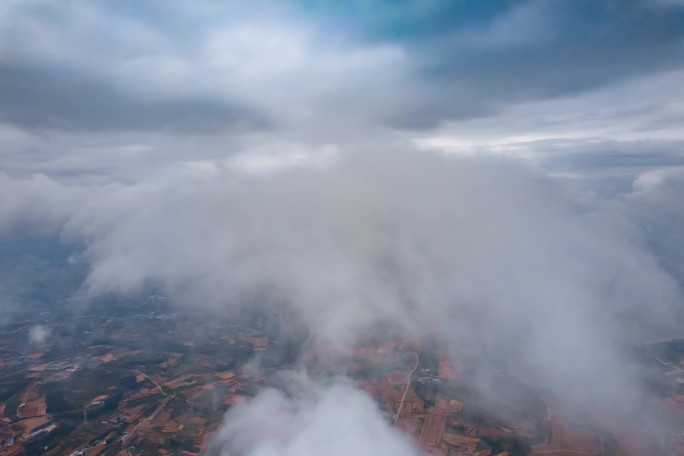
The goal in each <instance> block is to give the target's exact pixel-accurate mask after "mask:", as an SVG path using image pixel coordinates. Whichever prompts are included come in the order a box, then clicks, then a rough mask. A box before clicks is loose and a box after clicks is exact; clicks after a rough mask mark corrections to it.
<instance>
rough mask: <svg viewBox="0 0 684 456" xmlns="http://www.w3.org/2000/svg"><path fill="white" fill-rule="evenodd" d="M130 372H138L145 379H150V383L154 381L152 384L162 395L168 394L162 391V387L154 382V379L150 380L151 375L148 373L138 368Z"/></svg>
mask: <svg viewBox="0 0 684 456" xmlns="http://www.w3.org/2000/svg"><path fill="white" fill-rule="evenodd" d="M132 372H137V373H139V374H140V375H142V376H143V377H145V378H146V379H148V380H149V381H151V382H152V383H154V386H156V387H157V388H158V389H159V392H160V393H162V395H163V396H168V394H167V393H166V392H164V389H163V388H162V387H161V385H160V384H159V383H157V382H155V381H154V380H152V377H150V376H149V375H147V374H146V373H145V372H143V371H139V370H137V369H133V371H132Z"/></svg>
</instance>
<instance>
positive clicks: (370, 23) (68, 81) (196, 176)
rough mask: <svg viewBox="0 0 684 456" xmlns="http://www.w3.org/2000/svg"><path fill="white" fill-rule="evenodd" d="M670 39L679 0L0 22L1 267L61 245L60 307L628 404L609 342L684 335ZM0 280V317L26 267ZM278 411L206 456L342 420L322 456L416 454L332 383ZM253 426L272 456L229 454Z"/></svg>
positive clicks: (130, 11)
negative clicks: (506, 365) (413, 355)
mask: <svg viewBox="0 0 684 456" xmlns="http://www.w3.org/2000/svg"><path fill="white" fill-rule="evenodd" d="M683 24H684V2H682V1H680V0H604V1H594V0H571V1H554V2H551V1H542V0H521V1H513V0H511V1H497V0H489V1H479V0H471V1H466V0H451V1H444V0H401V1H395V0H376V1H370V0H349V1H339V2H337V1H332V0H320V1H315V0H290V1H269V0H263V1H249V2H245V1H230V0H227V1H210V0H199V1H192V2H187V1H176V0H157V1H153V0H151V1H147V2H139V1H133V0H131V1H127V0H119V1H85V0H83V1H79V0H68V1H62V2H54V1H48V0H22V1H19V0H17V1H13V0H6V1H3V2H0V246H2V247H3V248H4V250H3V252H13V254H12V255H10V256H11V258H12V260H11V261H14V260H15V259H16V257H17V254H19V255H21V253H22V252H24V253H26V252H29V251H31V252H33V250H36V249H38V250H40V249H43V250H48V249H44V248H43V247H44V246H45V245H46V244H44V243H43V244H39V243H37V241H36V240H37V239H42V240H43V241H41V242H53V243H54V244H55V245H57V243H60V244H62V245H67V246H69V248H70V249H71V250H69V252H70V253H71V254H72V255H71V257H70V262H71V264H77V265H81V266H83V269H84V270H85V271H86V276H85V278H84V281H83V283H82V284H78V285H77V286H78V287H79V290H78V295H79V296H80V297H85V298H86V300H87V299H88V298H91V297H93V296H97V295H99V294H101V293H107V292H119V293H122V294H124V295H126V294H134V293H138V292H140V291H141V290H143V289H145V287H146V286H148V285H149V284H153V285H154V286H156V287H158V288H159V289H160V291H162V292H164V293H165V294H168V295H170V296H171V297H172V299H173V301H174V302H176V303H177V304H179V305H184V306H195V307H197V306H202V307H203V308H205V309H208V310H210V311H219V312H220V311H222V309H225V308H227V307H228V308H231V307H232V306H236V305H237V306H239V305H242V304H241V302H242V301H241V299H242V298H243V297H244V296H245V295H246V294H249V293H252V292H254V291H255V290H264V289H265V290H268V292H269V293H271V294H272V295H273V297H275V298H277V299H276V301H279V302H283V301H284V302H287V303H289V304H290V305H291V306H292V307H293V309H295V311H296V312H297V313H298V314H299V316H300V317H301V318H302V321H303V322H304V323H305V324H306V325H308V327H309V329H310V330H311V332H312V334H314V336H312V337H313V338H314V339H315V342H316V341H318V342H320V341H321V340H324V341H326V342H330V341H331V340H332V341H336V342H339V343H349V342H353V340H354V338H355V337H356V336H357V335H358V332H359V329H360V328H363V327H367V326H368V325H371V324H373V323H387V322H390V323H392V324H393V325H395V326H396V327H399V328H401V329H402V330H403V331H405V332H406V334H415V335H422V334H425V333H426V332H429V333H430V334H434V333H435V332H436V333H437V334H438V335H441V336H442V337H443V338H444V339H445V340H448V341H449V342H453V343H457V342H459V341H462V340H464V339H465V338H469V339H472V340H475V341H476V342H481V343H482V344H483V345H487V347H488V349H490V350H492V351H493V352H495V353H498V354H500V355H502V356H509V355H511V354H512V353H515V354H516V356H518V357H519V358H515V359H516V360H517V361H519V363H520V365H521V366H523V367H521V369H526V372H528V373H529V375H530V377H532V378H537V379H541V380H543V381H546V382H549V383H551V384H555V385H562V387H563V388H566V390H564V392H565V393H567V394H568V395H570V396H573V397H579V396H583V398H584V399H585V400H592V401H593V400H604V401H606V403H610V404H618V403H620V404H638V403H639V401H638V398H640V397H642V396H643V394H645V393H643V391H642V390H641V389H640V388H639V386H638V381H637V379H638V372H637V367H636V366H634V365H632V364H630V363H629V362H627V361H626V360H624V359H623V357H622V355H621V353H622V352H621V351H620V350H619V349H618V342H619V341H624V339H625V337H626V336H625V335H626V334H628V335H629V338H632V339H633V340H636V339H640V340H641V339H649V338H650V339H652V338H657V337H663V335H664V334H665V332H658V331H656V332H654V329H653V328H647V327H642V326H639V329H638V330H634V324H635V323H636V322H640V321H642V320H644V319H647V320H648V321H650V322H657V323H658V325H659V326H657V328H659V330H663V328H664V327H665V326H663V325H666V326H667V330H668V333H667V334H674V333H676V331H679V330H681V329H682V328H681V322H682V321H684V319H682V318H681V317H682V295H683V294H682V284H683V283H684V241H683V240H682V233H683V232H684V207H683V205H682V201H684V128H682V125H684V25H683ZM46 239H47V241H45V240H46ZM7 246H10V247H7ZM41 246H43V247H41ZM5 247H7V248H5ZM39 247H40V248H39ZM32 249H33V250H32ZM26 255H28V253H26ZM6 256H7V255H4V256H3V255H0V260H2V264H0V265H1V266H2V267H3V269H2V270H3V271H9V272H8V273H7V274H3V277H2V278H0V289H2V290H3V296H2V297H1V298H0V307H1V308H2V309H4V314H5V315H11V310H12V309H13V308H16V307H17V306H20V305H21V297H20V296H17V295H16V293H13V291H14V289H15V288H17V285H16V284H18V283H21V284H24V288H25V287H26V284H27V283H35V281H36V276H37V273H35V274H33V273H32V272H31V271H34V272H35V269H36V268H35V265H36V264H43V263H40V262H39V261H37V260H36V259H35V258H33V257H32V258H31V259H30V261H28V260H27V261H25V262H24V263H22V265H21V266H16V267H15V266H14V263H12V266H11V267H9V266H7V265H8V264H9V261H10V260H8V259H7V258H5V257H6ZM266 294H268V293H266ZM537 322H541V323H539V324H537ZM483 325H484V326H483ZM485 326H486V328H488V329H489V331H486V332H485V331H481V328H483V327H485ZM627 328H630V329H629V330H627ZM36 331H37V330H36ZM39 332H40V334H39V335H40V336H41V337H49V335H50V328H49V327H42V326H41V327H40V331H39ZM36 334H38V333H37V332H36ZM482 334H490V335H491V334H495V335H498V336H496V337H486V338H483V336H482ZM32 337H37V336H35V334H34V336H32ZM480 339H482V340H480ZM315 342H314V343H315ZM454 355H455V357H456V358H457V357H458V355H457V354H454ZM304 377H305V378H304V379H303V380H301V381H300V383H302V384H304V385H309V383H310V382H313V380H311V379H308V378H306V376H304ZM615 378H619V379H620V380H619V381H618V382H617V384H616V382H615ZM304 389H306V390H314V391H316V393H315V394H314V397H313V398H308V399H307V398H305V399H302V400H299V399H292V398H290V399H288V398H286V397H284V396H282V395H280V393H276V392H268V393H266V394H265V395H264V396H261V399H260V400H257V401H255V402H254V404H255V405H254V407H251V408H250V407H249V406H245V407H244V408H241V409H240V410H241V411H242V412H240V413H241V414H237V413H238V412H235V413H233V414H229V415H228V417H227V422H226V425H225V427H224V428H223V431H222V432H221V433H219V434H220V435H221V436H222V437H221V438H222V439H226V441H225V442H223V441H221V442H219V444H218V450H217V451H219V452H220V451H223V453H222V454H232V453H231V452H232V451H233V450H232V449H231V448H232V447H231V445H233V444H236V445H242V446H245V447H247V448H255V449H254V450H253V451H252V450H249V451H247V450H245V451H246V454H257V452H258V451H262V452H261V453H258V454H269V455H270V454H273V455H279V454H284V455H289V454H307V453H306V451H304V453H302V452H301V451H300V450H301V449H302V448H304V449H307V448H308V449H309V450H307V451H309V452H310V451H312V450H311V448H314V447H316V446H312V443H311V442H312V440H310V439H316V438H321V439H324V440H326V441H327V437H326V436H327V435H329V431H330V428H331V427H334V426H336V425H337V424H336V422H335V421H334V420H333V421H330V422H329V421H326V420H328V419H329V418H330V413H331V412H330V411H331V410H333V409H335V410H336V409H338V408H340V407H341V408H342V412H341V413H340V415H339V418H340V419H343V420H344V419H346V418H348V417H352V418H353V417H354V416H362V417H365V418H364V419H365V420H367V423H370V424H372V425H373V426H377V428H375V427H371V428H365V427H363V426H360V427H359V429H356V430H355V431H354V432H358V437H357V438H350V439H349V440H346V439H343V441H342V442H340V445H351V446H344V448H349V451H348V452H347V453H344V454H351V453H353V452H354V451H352V449H353V442H356V441H362V440H363V439H365V438H368V429H377V432H378V435H382V436H383V437H382V441H379V442H378V445H379V446H378V449H377V451H375V450H373V451H374V452H372V454H383V451H384V452H385V453H387V454H390V453H391V454H413V453H414V449H413V448H412V447H410V446H407V443H406V442H405V441H404V440H402V438H401V437H400V436H398V435H396V433H394V432H393V430H391V429H389V428H386V425H385V424H384V422H383V421H382V418H381V416H380V415H379V414H378V411H377V410H375V409H374V408H373V406H372V403H371V402H370V401H369V400H368V398H367V397H366V396H364V395H363V394H362V393H360V392H358V391H355V390H354V388H353V385H352V384H351V383H350V382H348V381H346V380H340V381H339V382H337V383H334V384H328V385H322V386H321V385H318V386H315V387H309V386H306V387H305V388H304ZM345 395H348V396H350V397H352V398H353V399H354V400H353V401H349V402H345V401H342V402H344V403H341V402H340V401H341V400H340V397H345ZM273 407H274V408H276V409H284V410H286V413H284V414H283V415H282V416H280V415H277V416H275V417H273V423H274V425H275V427H276V428H277V427H278V425H279V423H280V422H281V421H282V422H289V421H292V422H293V423H295V424H294V425H293V426H292V429H291V430H292V432H293V434H292V435H291V436H289V437H287V438H284V440H283V441H284V442H285V446H286V447H287V449H286V450H283V451H281V452H280V453H278V452H277V451H276V452H273V451H275V450H273V449H272V448H262V447H261V443H260V442H256V441H252V440H250V439H249V438H246V440H245V441H244V442H237V443H235V442H233V443H230V441H231V439H233V440H234V439H235V436H236V435H239V434H240V433H241V432H242V429H244V428H245V426H247V427H249V426H251V423H253V422H254V421H253V420H256V421H257V422H258V421H259V420H261V419H262V417H263V415H264V414H266V415H268V409H269V408H273ZM636 415H638V413H637V414H636ZM351 421H353V422H355V423H356V422H357V421H356V420H354V419H352V420H351ZM351 421H350V422H351ZM344 422H346V421H344ZM274 432H275V434H276V435H280V434H278V432H276V431H274ZM354 435H357V434H354ZM238 440H239V439H238ZM223 443H225V445H226V446H225V448H227V449H225V448H224V446H222V444H223ZM316 448H317V447H316ZM383 448H385V450H383ZM263 451H265V452H263ZM268 451H271V452H268ZM357 454H362V453H358V452H357ZM363 454H369V453H363Z"/></svg>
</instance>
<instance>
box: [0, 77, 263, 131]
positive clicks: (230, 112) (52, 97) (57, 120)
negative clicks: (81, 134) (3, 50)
mask: <svg viewBox="0 0 684 456" xmlns="http://www.w3.org/2000/svg"><path fill="white" fill-rule="evenodd" d="M0 121H4V122H10V123H13V124H18V125H22V126H25V127H29V128H31V127H50V128H58V129H67V130H76V131H78V130H169V131H173V132H181V133H211V132H216V131H225V130H229V129H240V128H246V129H264V128H268V126H269V124H270V121H269V120H268V119H267V117H266V116H265V115H263V114H260V113H257V112H256V111H254V110H251V109H248V108H246V107H242V106H239V105H237V104H232V105H231V104H228V103H226V102H222V101H220V100H216V99H210V98H208V97H206V98H190V97H186V98H180V97H179V98H166V97H165V98H159V97H155V98H153V99H146V98H145V97H141V96H136V95H132V94H129V93H126V92H124V91H123V90H120V89H118V88H117V87H115V86H113V85H111V84H109V83H108V82H106V81H104V80H100V79H97V78H94V77H91V76H88V75H86V74H82V73H74V72H71V71H64V70H58V69H46V68H27V67H11V66H8V65H2V64H0Z"/></svg>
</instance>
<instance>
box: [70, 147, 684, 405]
mask: <svg viewBox="0 0 684 456" xmlns="http://www.w3.org/2000/svg"><path fill="white" fill-rule="evenodd" d="M64 236H65V239H71V240H78V239H85V240H86V242H87V245H88V246H89V247H88V249H87V250H86V252H85V253H84V256H83V259H84V260H85V261H87V262H88V263H90V273H89V276H88V278H87V280H86V282H85V285H86V287H87V289H88V290H89V292H90V293H91V294H93V293H94V294H97V293H102V292H110V291H115V292H123V293H131V292H133V293H134V292H136V291H139V290H141V289H143V288H144V287H145V286H147V285H149V284H153V285H155V286H158V287H161V288H162V289H164V290H165V291H166V292H167V293H168V294H169V295H170V296H174V297H176V298H177V299H178V301H179V302H180V303H183V302H185V303H194V304H193V305H203V306H207V307H208V308H210V309H214V310H215V311H222V309H225V308H232V307H233V306H236V305H237V306H240V305H242V304H241V303H244V302H249V300H245V298H246V297H247V296H250V295H251V294H252V293H254V292H255V291H257V290H262V291H263V290H268V293H267V294H268V295H270V296H272V297H273V298H274V299H275V300H276V301H277V302H283V301H286V302H288V303H289V304H290V305H291V306H292V307H293V308H294V309H296V310H297V311H298V313H299V315H300V316H301V317H302V319H303V320H304V321H305V322H306V323H307V324H308V326H309V327H310V328H311V329H312V331H313V332H314V334H316V336H315V337H316V338H317V339H318V340H336V341H347V342H351V341H353V339H354V338H355V335H356V334H358V331H359V330H361V329H362V328H368V327H369V326H370V325H373V324H375V323H380V322H386V321H390V322H393V323H394V324H395V325H399V326H400V327H403V328H404V329H405V331H407V332H408V333H413V334H423V333H424V332H425V331H428V332H431V333H432V332H433V331H435V330H439V331H440V334H442V335H443V337H445V338H447V339H449V338H455V339H456V340H460V341H463V340H470V341H471V342H472V341H478V342H480V343H482V344H484V345H486V346H489V347H490V348H489V349H490V350H492V351H493V352H494V353H498V354H499V355H501V356H507V355H508V354H511V353H513V352H514V353H517V354H518V355H515V359H516V361H520V365H527V368H526V369H528V370H529V372H530V375H532V376H534V377H535V378H539V379H545V380H546V381H548V382H549V383H551V384H553V385H554V386H555V387H557V388H562V389H564V395H565V397H572V396H573V395H580V396H584V397H586V396H587V395H589V396H591V397H592V398H593V399H595V400H600V401H609V402H611V403H612V402H613V401H614V402H616V403H622V404H628V403H633V402H632V399H633V397H634V395H638V394H639V393H638V388H636V386H635V385H634V384H631V386H630V382H631V381H632V380H633V377H632V375H633V374H634V372H633V371H631V369H632V367H633V366H631V365H630V364H629V363H626V362H625V361H624V360H623V359H622V357H621V355H620V354H619V352H618V351H615V350H614V348H615V347H614V346H613V343H614V340H613V336H614V335H615V334H614V332H615V333H617V332H619V331H620V328H621V327H622V323H621V321H622V320H623V319H625V318H626V319H630V318H642V317H648V318H649V319H653V320H657V321H664V322H669V323H671V324H675V322H676V321H677V320H676V319H677V318H679V317H680V315H679V314H678V312H679V311H678V310H677V304H678V303H679V300H680V299H681V292H680V289H679V286H678V284H677V283H676V281H675V280H674V279H673V278H672V277H671V276H670V275H669V274H668V273H667V272H666V271H665V270H663V269H662V268H661V267H660V264H659V261H658V259H657V257H656V256H654V255H652V253H651V252H650V251H649V249H648V247H647V243H646V240H645V239H644V238H643V237H642V236H641V231H640V228H639V226H638V225H637V224H635V223H634V222H633V221H631V220H630V218H629V217H627V216H625V215H624V214H623V213H622V212H621V211H620V210H618V209H617V208H616V207H615V205H614V204H588V205H584V206H583V205H580V204H578V203H575V202H573V200H572V199H568V197H567V196H564V194H563V192H562V191H561V189H560V188H557V187H556V186H555V185H554V184H553V183H552V182H551V181H548V180H546V179H543V178H542V177H540V176H537V175H535V174H534V173H532V172H531V171H530V170H526V169H524V168H522V167H520V166H519V165H513V164H510V163H506V162H492V161H487V160H484V161H480V160H463V159H461V160H445V159H441V158H437V157H432V156H429V155H427V156H421V155H417V156H411V155H409V156H404V155H402V154H395V155H391V156H382V157H380V158H378V157H377V156H376V157H367V158H360V157H356V158H354V159H350V160H349V161H343V162H342V163H340V164H338V165H337V166H334V167H332V168H325V169H322V170H320V169H319V170H306V169H295V170H292V171H287V172H281V173H278V174H275V175H271V176H258V177H254V178H245V177H244V176H243V177H239V176H236V175H231V174H230V173H228V174H223V173H221V174H218V175H215V176H214V178H209V179H205V180H203V181H202V182H201V183H200V182H197V181H196V182H192V181H181V182H177V183H175V184H172V185H171V187H167V186H164V185H162V186H155V185H151V186H150V185H148V186H146V187H144V188H135V187H130V188H122V189H120V190H119V191H116V192H112V193H111V194H109V195H106V196H104V197H102V198H96V199H93V200H92V201H91V202H89V204H87V205H85V206H84V207H82V208H81V209H80V210H79V211H78V212H77V213H76V214H75V215H74V216H73V217H71V218H70V219H69V221H68V222H67V223H66V224H65V228H64ZM635 316H638V317H635ZM644 331H646V330H644ZM483 334H486V335H487V336H486V337H483ZM634 337H637V336H636V335H634ZM512 356H513V355H512ZM615 372H621V373H623V374H624V375H622V376H621V378H622V379H623V381H624V382H625V383H624V385H622V386H621V387H617V386H616V385H615V383H614V379H615V378H616V375H615ZM630 379H632V380H630ZM588 384H591V385H592V389H591V390H590V391H587V390H586V388H585V386H586V385H588Z"/></svg>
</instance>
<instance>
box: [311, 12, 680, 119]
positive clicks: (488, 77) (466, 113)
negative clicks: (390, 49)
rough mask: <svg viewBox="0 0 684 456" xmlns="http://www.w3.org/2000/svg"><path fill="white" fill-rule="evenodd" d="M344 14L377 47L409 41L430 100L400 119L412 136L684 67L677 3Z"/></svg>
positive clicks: (424, 98)
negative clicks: (508, 107)
mask: <svg viewBox="0 0 684 456" xmlns="http://www.w3.org/2000/svg"><path fill="white" fill-rule="evenodd" d="M339 8H340V9H341V10H343V12H345V13H347V15H346V17H347V20H348V21H349V23H351V24H353V25H354V26H356V27H358V28H359V29H360V30H362V31H365V32H366V33H367V35H368V36H369V38H371V39H373V40H379V41H383V40H388V41H391V42H400V43H402V44H403V45H404V46H405V48H406V49H407V50H408V52H409V53H410V55H411V60H412V63H413V65H414V66H413V68H414V71H415V74H416V75H417V78H418V79H419V80H420V81H421V82H422V84H423V86H422V100H419V101H418V102H417V103H416V104H415V105H413V106H411V108H410V112H409V113H408V114H406V115H404V116H402V117H399V118H397V119H396V122H398V123H399V125H400V126H404V127H411V126H413V127H416V128H424V127H428V126H432V125H435V124H436V123H438V122H439V121H440V120H443V119H445V118H469V117H474V116H480V115H484V114H487V113H488V112H490V111H492V110H495V109H497V108H498V107H500V106H505V105H509V104H514V103H517V102H520V101H523V100H534V99H544V98H551V97H558V96H567V95H572V94H577V93H579V92H583V91H587V90H591V89H596V88H598V87H601V86H604V85H607V84H612V83H615V82H617V81H620V80H623V79H625V78H630V77H635V76H638V75H645V74H649V73H654V72H659V71H664V70H668V69H673V68H681V66H682V63H684V60H683V58H682V56H683V55H684V53H683V52H682V50H683V40H684V29H683V28H682V27H681V23H682V18H683V17H684V7H683V6H682V5H681V4H675V3H672V4H668V5H665V4H660V5H655V4H654V2H647V1H606V2H593V1H585V0H580V1H575V2H543V1H534V0H529V1H516V2H486V3H476V4H474V3H473V2H467V1H455V2H439V1H434V2H418V1H410V2H384V4H383V5H382V6H381V7H373V6H368V5H365V2H346V3H345V6H341V7H339ZM321 12H322V13H324V12H325V8H322V9H321ZM324 15H325V14H324ZM343 17H345V16H343ZM426 24H430V25H429V26H426ZM421 102H422V103H421Z"/></svg>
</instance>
